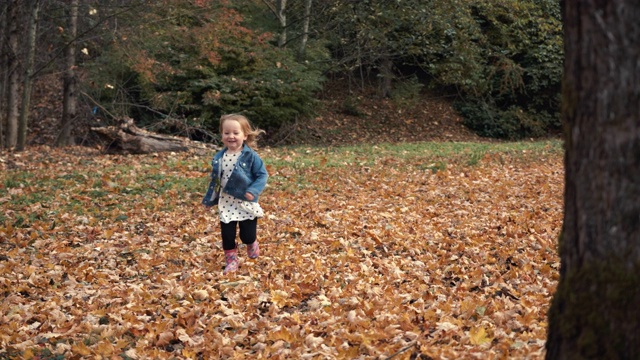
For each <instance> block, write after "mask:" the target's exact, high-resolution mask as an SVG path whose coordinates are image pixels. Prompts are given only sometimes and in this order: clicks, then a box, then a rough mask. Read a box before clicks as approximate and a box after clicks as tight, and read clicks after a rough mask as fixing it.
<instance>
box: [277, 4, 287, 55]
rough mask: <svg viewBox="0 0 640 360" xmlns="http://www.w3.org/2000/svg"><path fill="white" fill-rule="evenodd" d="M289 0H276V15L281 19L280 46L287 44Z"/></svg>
mask: <svg viewBox="0 0 640 360" xmlns="http://www.w3.org/2000/svg"><path fill="white" fill-rule="evenodd" d="M286 10H287V0H277V1H276V15H277V16H278V21H280V36H279V37H278V46H279V47H284V46H285V45H287V13H286Z"/></svg>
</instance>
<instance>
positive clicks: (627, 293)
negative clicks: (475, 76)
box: [546, 0, 640, 359]
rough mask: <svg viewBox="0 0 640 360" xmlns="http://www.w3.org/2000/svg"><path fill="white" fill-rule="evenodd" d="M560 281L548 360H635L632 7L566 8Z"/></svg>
mask: <svg viewBox="0 0 640 360" xmlns="http://www.w3.org/2000/svg"><path fill="white" fill-rule="evenodd" d="M563 16H564V27H565V29H564V31H565V33H564V41H565V45H564V46H565V69H564V84H563V106H562V109H563V119H564V122H565V124H566V127H565V129H566V140H565V141H566V145H565V147H566V155H565V195H564V203H565V210H564V223H563V227H562V235H561V237H560V244H559V252H560V258H561V269H560V280H559V283H558V289H557V291H556V293H555V295H554V299H553V302H552V304H551V308H550V310H549V332H548V339H547V354H546V356H547V358H548V359H587V358H588V359H638V358H640V342H639V341H638V333H639V332H640V306H638V305H639V304H640V82H639V74H640V61H639V59H640V47H639V46H638V44H639V43H640V22H638V19H639V18H640V2H638V1H637V0H611V1H600V0H565V1H564V2H563Z"/></svg>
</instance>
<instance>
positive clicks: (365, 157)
mask: <svg viewBox="0 0 640 360" xmlns="http://www.w3.org/2000/svg"><path fill="white" fill-rule="evenodd" d="M562 152H563V148H562V142H561V141H559V140H549V141H523V142H509V143H506V142H504V143H503V142H501V143H431V142H424V143H404V144H388V143H383V144H377V145H359V146H347V147H328V148H322V147H309V146H298V147H284V148H274V149H270V150H269V153H267V154H264V155H263V157H264V160H265V162H266V163H267V165H268V166H269V167H270V168H271V170H275V171H273V173H274V174H275V176H272V178H271V179H270V180H269V184H270V187H271V188H276V189H278V188H279V189H280V190H284V191H290V192H296V191H299V190H302V189H307V188H310V187H317V186H319V185H318V184H319V183H322V182H317V181H314V180H315V179H314V178H318V177H322V176H323V174H322V169H324V168H342V167H353V168H357V169H363V168H367V167H371V168H374V167H378V168H380V167H384V166H394V167H397V168H409V167H410V168H413V169H418V170H425V171H431V172H433V173H435V172H438V171H443V170H445V169H448V168H451V167H457V166H478V165H479V164H480V163H481V162H483V161H484V160H485V159H489V160H488V161H498V162H513V161H525V162H526V161H540V160H541V159H542V160H544V158H545V157H550V156H553V157H556V158H557V156H559V155H560V154H562ZM140 160H142V161H138V160H136V163H135V164H133V163H131V162H128V161H122V162H113V163H111V164H110V165H109V166H106V167H99V166H96V164H95V163H91V164H86V166H87V168H86V169H83V168H82V167H83V166H85V165H84V164H79V168H78V167H76V168H72V171H69V169H63V170H58V171H59V172H58V173H56V172H55V171H51V169H35V170H23V171H18V170H12V171H7V172H4V173H3V174H0V184H2V185H3V186H0V198H4V199H5V200H4V203H3V204H2V205H3V207H4V208H6V209H7V210H12V212H7V211H3V212H2V213H0V225H1V224H5V223H9V224H12V225H13V226H19V227H26V226H29V225H31V224H33V223H34V222H50V221H51V220H50V219H51V217H54V216H57V215H58V214H64V213H72V214H77V215H93V216H95V217H96V218H99V219H105V218H111V219H113V218H114V217H115V216H116V215H113V214H121V213H124V212H126V211H127V209H130V208H132V207H135V206H139V205H142V206H144V207H146V208H147V209H149V210H152V211H171V210H172V207H174V206H176V205H180V204H184V203H185V202H194V201H198V202H199V198H200V196H201V195H202V193H203V192H204V191H205V190H206V186H207V184H208V173H207V172H206V171H208V169H206V171H204V172H203V171H202V169H203V165H202V159H197V158H195V159H192V158H189V157H185V158H178V159H170V160H169V161H167V162H166V163H163V164H159V163H157V162H155V160H154V159H152V158H149V159H145V158H141V159H140ZM95 168H99V171H93V169H95ZM188 171H189V172H194V171H200V173H201V174H202V176H201V177H194V176H193V175H192V176H190V177H186V176H184V174H185V173H186V172H188ZM309 171H312V172H311V173H310V172H309ZM274 174H272V175H274ZM159 197H164V198H167V197H169V198H172V199H178V201H165V202H163V203H161V204H158V203H155V202H154V201H153V200H154V199H157V198H159Z"/></svg>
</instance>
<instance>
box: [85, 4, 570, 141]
mask: <svg viewBox="0 0 640 360" xmlns="http://www.w3.org/2000/svg"><path fill="white" fill-rule="evenodd" d="M268 3H269V2H260V1H252V0H243V1H236V2H234V3H233V5H231V4H230V3H227V2H225V1H213V0H207V1H204V0H202V1H196V2H193V3H190V2H183V1H176V0H166V1H162V2H159V3H156V4H147V5H145V11H144V12H136V13H135V14H134V15H135V16H134V17H133V18H129V19H128V20H127V21H125V22H124V23H126V24H127V25H128V26H127V27H123V28H122V29H119V30H118V36H117V38H115V39H114V41H113V42H112V43H111V44H110V46H109V47H108V49H107V50H105V51H103V52H102V53H101V56H100V57H99V58H97V59H96V61H95V62H92V63H90V64H91V66H90V67H89V69H90V77H91V78H92V80H93V84H101V85H102V86H97V87H94V88H93V90H92V93H93V94H94V96H95V97H96V98H97V99H100V100H99V101H100V103H101V104H103V106H104V107H105V108H106V109H108V110H109V111H111V112H113V113H114V114H116V115H130V116H133V117H134V118H136V120H137V121H139V122H141V123H142V124H143V125H149V124H154V125H155V126H156V128H162V127H164V128H165V129H172V130H175V126H176V125H187V127H197V128H201V129H209V130H211V133H214V132H215V130H216V127H217V126H216V119H217V118H218V117H219V116H220V115H221V114H222V113H228V112H244V113H246V114H248V115H249V116H250V117H251V118H252V120H254V122H255V123H256V124H257V125H259V126H261V127H263V128H267V129H276V128H278V127H281V126H282V125H283V124H286V123H288V122H291V121H293V120H295V119H297V118H299V117H305V116H308V115H310V114H312V113H313V111H314V106H315V103H314V99H315V98H316V94H317V92H318V91H319V90H321V89H322V86H323V79H324V77H325V76H327V75H329V76H340V77H345V76H346V78H347V79H351V81H350V84H352V85H354V84H357V85H358V86H362V84H370V83H371V80H374V81H376V82H375V83H376V84H377V85H378V86H379V89H380V91H379V95H381V96H388V97H391V98H392V99H393V100H394V101H398V102H400V103H405V104H408V103H412V101H413V100H414V99H415V98H416V95H417V94H418V93H419V92H420V91H421V90H422V89H423V88H425V87H426V88H429V89H430V90H431V91H435V92H438V93H440V94H443V95H448V96H454V97H455V99H456V101H455V106H456V109H457V110H458V111H459V112H460V113H461V114H462V115H463V116H464V118H465V123H466V125H467V126H468V127H470V128H471V129H473V130H474V131H476V132H477V133H478V134H480V135H482V136H488V137H496V138H508V139H518V138H524V137H537V136H543V135H545V134H547V133H549V132H551V131H555V130H557V129H559V127H560V117H559V95H560V79H561V73H562V57H563V54H562V36H561V32H562V26H561V21H560V12H559V4H558V2H557V1H555V0H544V1H532V0H500V1H492V2H484V1H479V0H455V1H449V0H446V1H445V0H429V1H427V2H426V3H425V2H424V1H419V0H402V1H392V2H391V1H389V2H382V1H369V0H364V1H342V0H328V1H315V2H313V6H314V10H313V11H312V22H311V29H312V31H311V32H310V41H309V43H308V46H307V47H308V49H311V51H307V52H306V55H305V56H306V57H305V58H299V57H298V58H296V54H294V49H295V48H296V47H297V46H298V45H297V43H296V42H297V41H299V40H298V39H300V37H301V33H300V32H299V27H300V25H299V23H300V21H302V20H303V18H304V17H303V16H302V15H301V12H302V9H301V4H302V3H296V4H295V5H291V6H289V8H287V9H286V10H287V12H288V14H287V16H288V18H289V19H293V21H292V23H291V24H290V25H288V27H287V29H286V31H288V39H290V40H289V41H288V43H287V44H286V46H282V47H279V46H277V44H276V42H277V41H276V38H277V32H278V31H281V30H282V29H279V28H278V21H277V19H276V17H275V16H274V14H272V13H271V12H270V11H269V9H268V8H267V6H265V5H264V4H268ZM130 15H132V14H129V16H130ZM270 19H271V24H270V23H269V20H270ZM142 24H144V25H142ZM344 100H345V104H344V105H343V106H346V107H347V106H350V105H349V104H351V103H350V101H351V99H349V98H346V99H344ZM351 107H353V106H351ZM354 111H355V112H357V109H355V110H354ZM158 119H161V120H162V121H159V120H158ZM167 120H171V121H167Z"/></svg>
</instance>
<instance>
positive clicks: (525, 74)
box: [326, 0, 562, 138]
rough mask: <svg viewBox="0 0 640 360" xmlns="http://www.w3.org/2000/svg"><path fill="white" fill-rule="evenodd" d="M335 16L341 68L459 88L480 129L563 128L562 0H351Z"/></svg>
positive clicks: (538, 131)
mask: <svg viewBox="0 0 640 360" xmlns="http://www.w3.org/2000/svg"><path fill="white" fill-rule="evenodd" d="M328 13H329V14H330V16H331V21H330V22H328V26H327V27H326V29H327V31H331V35H332V36H333V37H334V38H333V39H334V41H333V42H332V43H331V46H332V49H333V54H334V56H335V57H336V60H337V61H336V63H337V64H340V65H341V67H338V69H339V71H344V70H347V71H354V72H357V71H361V72H366V71H372V72H373V73H374V74H375V75H377V76H378V77H380V78H382V79H384V78H389V77H392V78H394V79H395V80H396V84H395V85H394V89H395V90H396V91H397V90H398V89H402V88H403V86H402V85H403V84H402V81H401V79H406V78H407V77H408V76H409V75H412V73H413V74H417V75H419V76H420V77H421V78H422V81H423V82H424V83H425V84H426V85H428V86H430V87H431V88H432V89H435V90H436V91H440V92H445V93H452V94H455V95H456V96H457V97H458V100H457V102H456V104H457V108H458V110H459V111H460V112H461V113H462V114H463V115H464V116H465V119H466V123H467V125H468V126H469V127H471V128H472V129H474V130H475V131H477V132H478V133H479V134H481V135H483V136H489V137H499V138H522V137H528V136H540V135H544V134H545V133H546V132H547V131H549V130H553V129H557V128H558V127H559V122H560V118H559V92H560V79H561V73H562V28H561V22H560V12H559V4H558V3H557V2H556V1H551V0H550V1H531V0H501V1H492V2H485V1H477V0H455V1H449V0H446V1H443V0H431V1H428V2H427V3H426V4H425V2H424V1H417V0H405V1H396V2H375V1H360V2H353V1H352V2H336V3H335V5H334V7H332V8H331V10H330V11H328ZM363 68H364V69H365V70H366V71H362V70H363ZM408 79H409V80H410V81H412V80H413V79H414V77H408ZM382 83H383V84H384V81H383V82H382ZM405 88H406V86H405ZM393 92H394V90H391V94H393ZM382 93H386V92H385V91H382Z"/></svg>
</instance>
